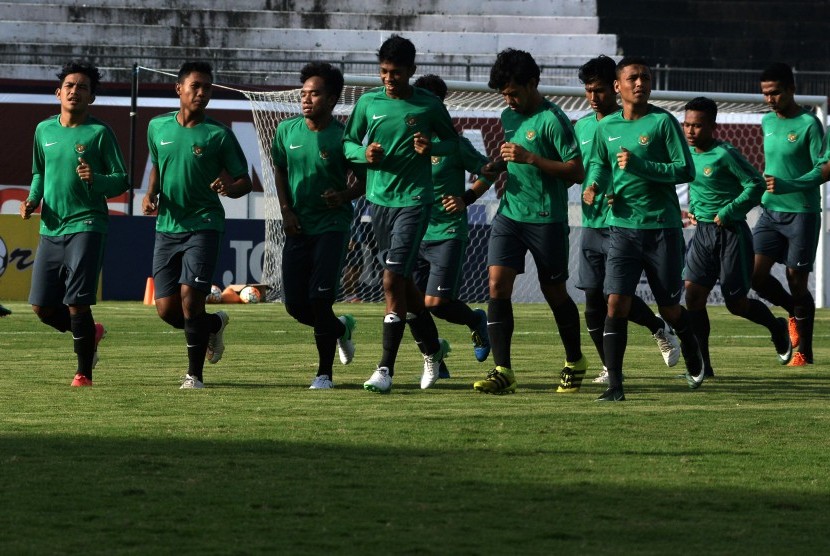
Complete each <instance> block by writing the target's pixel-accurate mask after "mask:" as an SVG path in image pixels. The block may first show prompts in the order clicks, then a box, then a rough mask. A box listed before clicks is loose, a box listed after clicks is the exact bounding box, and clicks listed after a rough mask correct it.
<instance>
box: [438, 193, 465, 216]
mask: <svg viewBox="0 0 830 556" xmlns="http://www.w3.org/2000/svg"><path fill="white" fill-rule="evenodd" d="M441 204H442V205H444V210H445V211H447V214H454V213H456V212H461V211H462V210H464V209H465V208H467V207H466V206H465V205H464V200H463V199H462V198H461V197H458V196H456V195H443V196H442V197H441Z"/></svg>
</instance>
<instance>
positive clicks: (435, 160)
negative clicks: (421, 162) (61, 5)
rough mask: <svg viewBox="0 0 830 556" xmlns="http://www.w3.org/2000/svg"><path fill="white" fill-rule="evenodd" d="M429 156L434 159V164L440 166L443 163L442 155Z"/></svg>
mask: <svg viewBox="0 0 830 556" xmlns="http://www.w3.org/2000/svg"><path fill="white" fill-rule="evenodd" d="M429 158H430V160H431V161H432V165H433V166H438V165H439V164H441V157H440V156H431V157H429Z"/></svg>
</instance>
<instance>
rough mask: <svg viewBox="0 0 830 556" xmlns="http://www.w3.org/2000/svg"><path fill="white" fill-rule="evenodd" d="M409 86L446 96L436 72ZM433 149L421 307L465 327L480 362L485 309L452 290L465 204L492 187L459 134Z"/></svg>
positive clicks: (483, 160) (460, 263) (457, 276)
mask: <svg viewBox="0 0 830 556" xmlns="http://www.w3.org/2000/svg"><path fill="white" fill-rule="evenodd" d="M415 86H416V87H421V88H422V89H426V90H427V91H430V92H431V93H433V94H435V95H436V96H437V97H438V98H440V99H441V101H442V102H443V101H444V99H445V98H446V97H447V84H446V83H444V80H443V79H441V78H440V77H438V76H437V75H424V76H421V77H419V78H418V79H417V80H416V81H415ZM435 144H436V145H440V143H435ZM438 150H440V146H439V147H437V148H434V149H433V151H432V153H433V156H432V183H433V187H434V191H435V198H436V200H438V199H440V200H441V202H440V203H438V202H436V203H435V204H433V205H432V215H431V217H430V220H429V226H428V227H427V231H426V234H425V235H424V239H423V243H421V252H420V256H421V258H422V259H424V260H426V261H427V262H428V263H429V279H428V282H427V286H426V291H425V292H424V294H425V295H424V305H425V306H426V308H427V309H428V310H429V311H430V312H431V313H432V314H433V315H434V316H436V317H438V318H440V319H444V320H445V321H447V322H451V323H453V324H462V325H466V326H467V327H468V328H469V329H470V336H471V338H472V341H473V354H474V355H475V358H476V360H478V361H479V362H483V361H485V360H487V357H488V356H489V355H490V338H489V335H488V334H487V313H485V312H484V311H483V310H482V309H475V310H473V309H471V308H470V307H469V306H468V305H467V304H466V303H464V302H463V301H461V300H460V299H458V291H459V288H460V283H461V277H462V271H463V268H464V258H465V253H466V251H467V244H468V242H469V235H470V228H469V224H468V223H467V210H466V207H467V205H468V204H471V203H473V202H475V200H476V199H478V198H479V197H480V196H481V195H483V194H484V193H485V192H486V191H487V189H488V188H489V187H490V185H492V182H491V181H490V180H489V179H488V178H487V177H486V176H484V175H483V174H482V172H481V169H482V168H483V167H484V166H485V165H487V164H488V163H489V162H490V161H489V160H488V158H487V157H486V156H484V155H483V154H481V153H479V152H478V151H477V150H476V149H475V147H473V145H472V143H470V141H469V140H468V139H467V138H466V137H464V136H463V135H460V136H459V137H458V146H457V148H456V149H454V151H453V152H451V153H448V154H446V155H445V156H439V152H437V151H438ZM465 171H467V172H470V173H471V174H475V175H477V179H476V181H475V183H473V185H472V187H471V188H470V189H466V187H465V183H464V175H465V174H464V173H465ZM465 199H466V201H465Z"/></svg>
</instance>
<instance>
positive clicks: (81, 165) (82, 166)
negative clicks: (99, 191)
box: [75, 156, 92, 185]
mask: <svg viewBox="0 0 830 556" xmlns="http://www.w3.org/2000/svg"><path fill="white" fill-rule="evenodd" d="M75 171H76V172H77V173H78V177H79V178H81V181H82V182H84V183H85V184H87V185H92V168H90V167H89V164H87V163H86V161H85V160H84V159H83V158H82V157H80V156H79V157H78V167H77V168H75Z"/></svg>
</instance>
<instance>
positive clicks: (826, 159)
mask: <svg viewBox="0 0 830 556" xmlns="http://www.w3.org/2000/svg"><path fill="white" fill-rule="evenodd" d="M816 135H817V133H811V140H810V152H811V155H812V154H814V153H815V150H816V149H815V141H814V140H813V139H812V138H813V137H815V136H816ZM827 140H828V145H827V147H826V148H825V149H824V155H823V156H821V157H820V158H819V159H818V162H816V164H815V166H813V169H812V170H810V171H809V172H807V173H806V174H804V175H803V176H800V177H798V178H795V179H791V180H786V179H783V178H778V177H775V176H769V175H765V176H764V178H765V180H766V186H767V191H768V192H769V193H774V194H776V195H783V194H786V193H796V192H804V191H810V190H811V189H814V188H816V187H818V186H820V185H821V184H822V183H824V182H826V181H828V180H830V135H828V136H827Z"/></svg>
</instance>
